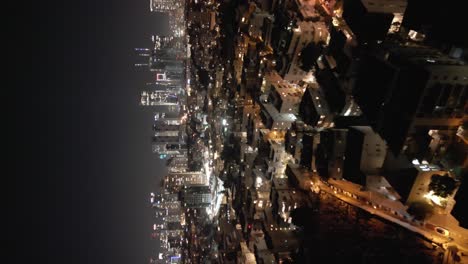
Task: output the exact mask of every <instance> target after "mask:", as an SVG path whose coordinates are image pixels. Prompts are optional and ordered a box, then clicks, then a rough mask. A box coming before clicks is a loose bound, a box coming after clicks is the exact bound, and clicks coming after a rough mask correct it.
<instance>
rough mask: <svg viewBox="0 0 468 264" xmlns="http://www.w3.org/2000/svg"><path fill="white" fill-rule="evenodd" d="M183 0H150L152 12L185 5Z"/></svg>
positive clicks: (170, 9) (165, 10)
mask: <svg viewBox="0 0 468 264" xmlns="http://www.w3.org/2000/svg"><path fill="white" fill-rule="evenodd" d="M183 3H184V2H183V1H181V0H150V10H151V12H169V11H173V10H176V9H178V8H181V7H182V6H183Z"/></svg>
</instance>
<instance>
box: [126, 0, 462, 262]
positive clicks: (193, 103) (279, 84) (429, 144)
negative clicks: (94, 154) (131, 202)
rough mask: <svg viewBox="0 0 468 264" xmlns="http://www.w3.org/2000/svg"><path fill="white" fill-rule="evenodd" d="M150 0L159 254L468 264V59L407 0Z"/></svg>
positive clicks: (143, 55)
mask: <svg viewBox="0 0 468 264" xmlns="http://www.w3.org/2000/svg"><path fill="white" fill-rule="evenodd" d="M149 8H150V10H151V11H152V12H163V13H167V14H168V17H169V26H170V31H171V34H170V35H168V36H159V35H153V36H152V39H151V40H152V42H151V43H149V46H148V47H143V48H141V47H140V48H135V52H136V55H137V57H138V62H136V64H135V67H137V68H138V69H143V70H145V71H150V72H151V73H154V80H153V81H152V82H150V83H146V84H142V85H143V86H144V89H143V90H142V91H141V97H140V98H141V100H140V104H141V106H142V107H150V108H152V109H154V120H151V122H152V123H153V130H154V131H153V132H154V133H153V135H152V150H153V152H154V153H155V155H157V156H158V157H159V158H160V159H162V160H165V162H166V163H167V174H165V175H163V177H162V181H161V182H160V185H161V186H160V187H161V188H160V191H158V192H153V193H151V194H150V202H151V210H153V212H154V217H155V219H154V225H153V226H152V227H148V228H149V229H151V232H152V237H153V239H157V240H160V242H161V248H159V249H155V251H154V255H153V256H150V263H343V262H346V263H398V262H401V263H468V257H467V254H468V229H466V228H467V227H468V222H467V219H466V218H464V216H463V213H466V211H464V209H466V202H467V201H466V199H464V198H463V197H466V188H467V186H466V185H467V184H466V183H464V184H463V175H465V174H466V170H467V167H468V159H467V143H468V141H467V139H468V135H467V132H466V128H467V120H468V119H467V109H468V103H467V94H468V65H467V64H466V55H464V54H465V53H464V50H463V49H462V48H460V47H456V46H450V48H446V49H444V50H441V49H437V48H436V47H434V46H431V45H430V44H429V42H428V41H426V38H429V37H430V36H429V35H428V36H426V35H425V34H423V33H421V32H418V31H416V30H413V29H411V28H409V27H405V24H404V23H403V22H404V19H405V14H406V9H407V2H406V1H405V0H395V1H390V0H348V1H346V0H345V1H339V0H336V1H333V0H285V1H281V0H256V1H254V0H243V1H241V0H230V1H229V0H225V1H215V0H203V1H202V0H198V1H197V0H190V1H185V0H151V1H150V7H149ZM465 51H466V50H465Z"/></svg>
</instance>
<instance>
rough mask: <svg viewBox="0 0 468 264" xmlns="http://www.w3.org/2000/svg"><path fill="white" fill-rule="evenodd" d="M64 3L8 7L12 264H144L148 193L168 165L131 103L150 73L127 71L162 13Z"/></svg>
mask: <svg viewBox="0 0 468 264" xmlns="http://www.w3.org/2000/svg"><path fill="white" fill-rule="evenodd" d="M63 2H66V3H62V1H57V3H53V2H41V1H35V2H34V3H31V4H29V3H22V4H24V5H27V6H23V7H18V8H17V9H15V10H13V11H15V12H9V11H12V9H9V11H6V13H8V14H7V19H8V20H9V23H10V24H12V25H14V27H12V28H10V29H9V30H8V32H7V33H5V32H4V35H6V37H7V38H6V39H7V41H6V42H7V44H9V45H11V47H10V49H5V50H4V53H6V54H7V55H9V58H8V59H9V60H11V64H9V65H11V67H14V69H13V71H11V69H8V70H7V73H8V75H9V76H8V77H10V78H9V80H10V81H11V83H12V88H11V89H8V90H11V91H12V92H13V94H12V95H11V96H10V95H8V96H5V97H4V98H5V99H6V101H7V103H8V101H10V102H11V103H12V108H8V109H7V111H6V112H4V114H5V113H6V114H5V115H6V116H7V118H8V121H11V123H12V124H13V125H14V126H13V127H14V129H6V130H8V132H11V137H6V138H5V139H7V140H6V141H10V139H11V138H13V139H14V143H13V144H12V145H13V148H12V150H11V152H7V153H13V155H9V156H10V158H11V157H13V158H14V162H11V163H10V166H11V165H13V167H12V169H13V170H12V173H8V174H3V176H4V177H5V178H7V179H9V180H11V184H10V181H8V184H2V186H3V187H4V189H6V190H7V191H8V190H12V191H13V194H11V195H10V194H9V195H8V196H7V200H6V201H7V202H6V204H7V205H8V210H10V209H11V210H10V211H9V212H8V213H6V212H4V213H2V215H4V216H5V217H6V218H7V219H8V220H9V221H8V224H6V225H5V227H6V228H5V229H6V230H7V235H8V236H7V238H6V241H7V243H8V244H9V245H10V246H13V247H14V249H12V250H11V251H10V252H11V253H14V255H15V256H14V258H15V259H16V261H13V262H8V263H22V262H30V261H32V260H34V261H33V262H34V263H36V262H37V263H115V264H118V263H147V262H148V258H149V257H150V254H151V253H154V255H157V251H156V248H155V242H152V241H151V239H150V229H151V225H152V216H153V215H152V210H151V209H150V208H149V193H150V191H153V190H154V188H155V186H156V177H157V176H159V177H161V176H162V175H161V174H163V167H164V166H163V162H162V161H159V160H158V159H157V158H156V156H155V155H153V154H152V153H151V144H150V136H151V133H152V132H151V131H152V130H151V126H152V124H151V119H152V111H151V109H145V108H143V107H141V106H139V105H138V102H139V90H140V89H141V87H142V85H143V84H144V83H145V82H147V81H148V80H150V78H151V76H150V75H149V74H148V73H142V72H137V71H136V70H135V69H134V67H133V64H134V63H135V62H139V60H138V58H137V57H136V56H135V55H134V53H133V48H135V47H149V46H150V43H151V39H150V37H151V34H152V33H156V34H158V33H159V34H167V33H168V22H167V16H164V15H159V16H158V15H154V14H150V12H149V0H137V1H132V0H113V1H93V0H84V1H63ZM13 13H17V14H13ZM10 56H11V57H12V58H10ZM5 99H4V100H5ZM10 99H14V100H10ZM11 109H15V110H14V114H12V112H13V111H11ZM10 119H11V120H10ZM7 143H8V142H7ZM5 152H6V151H5ZM8 193H9V192H8ZM2 240H5V237H4V238H2ZM2 262H3V261H2Z"/></svg>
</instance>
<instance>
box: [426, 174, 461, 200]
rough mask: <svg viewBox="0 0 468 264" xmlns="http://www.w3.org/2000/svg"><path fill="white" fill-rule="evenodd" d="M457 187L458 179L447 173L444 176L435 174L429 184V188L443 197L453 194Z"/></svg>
mask: <svg viewBox="0 0 468 264" xmlns="http://www.w3.org/2000/svg"><path fill="white" fill-rule="evenodd" d="M456 187H457V183H456V181H455V180H454V179H453V178H452V177H450V176H448V174H445V175H443V176H441V175H438V174H434V175H432V177H431V183H430V184H429V190H430V191H433V192H434V195H437V196H440V197H442V198H447V197H448V196H450V195H452V194H453V192H454V191H455V188H456Z"/></svg>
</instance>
